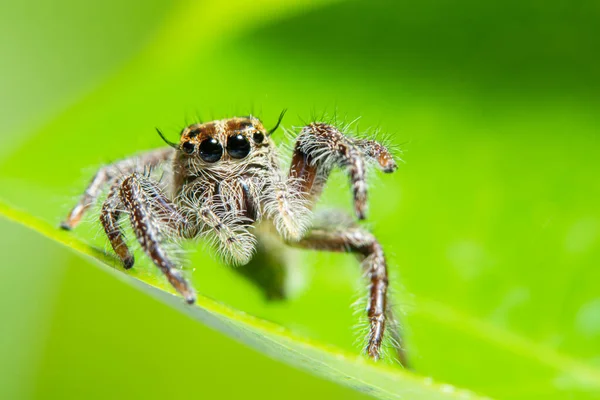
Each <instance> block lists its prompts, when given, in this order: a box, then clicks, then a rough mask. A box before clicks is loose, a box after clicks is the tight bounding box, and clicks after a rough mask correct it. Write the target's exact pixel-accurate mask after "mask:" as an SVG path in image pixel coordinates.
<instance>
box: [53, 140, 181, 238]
mask: <svg viewBox="0 0 600 400" xmlns="http://www.w3.org/2000/svg"><path fill="white" fill-rule="evenodd" d="M172 154H173V149H171V148H167V149H158V150H152V151H149V152H147V153H143V154H140V155H139V156H136V157H132V158H128V159H125V160H121V161H118V162H116V163H114V164H110V165H106V166H104V167H102V168H100V169H99V170H98V172H97V173H96V175H95V176H94V178H92V181H91V182H90V183H89V185H88V187H87V188H86V190H85V192H84V193H83V195H82V196H81V198H80V199H79V201H78V202H77V204H76V205H75V207H73V209H72V210H71V212H69V215H68V216H67V218H66V219H65V220H64V221H63V222H62V223H61V224H60V227H61V228H62V229H65V230H71V229H73V228H75V227H76V226H77V225H78V224H79V222H80V221H81V218H82V217H83V215H84V214H85V212H86V211H87V210H88V209H89V208H90V207H91V206H92V205H93V204H94V203H95V202H96V200H97V199H98V197H99V196H100V195H101V194H102V191H103V190H104V188H105V187H106V186H108V185H113V184H114V183H115V181H117V180H118V179H119V177H121V176H126V175H127V174H131V173H133V172H135V171H143V170H144V168H151V167H155V166H157V165H158V164H160V163H162V162H165V161H167V160H168V159H169V157H171V155H172Z"/></svg>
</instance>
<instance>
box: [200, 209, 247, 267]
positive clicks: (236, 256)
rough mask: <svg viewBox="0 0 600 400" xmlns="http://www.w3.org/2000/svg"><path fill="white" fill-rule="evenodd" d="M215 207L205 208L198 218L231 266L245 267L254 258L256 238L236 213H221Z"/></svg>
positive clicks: (201, 210)
mask: <svg viewBox="0 0 600 400" xmlns="http://www.w3.org/2000/svg"><path fill="white" fill-rule="evenodd" d="M213 209H214V207H211V206H204V207H202V208H201V209H200V210H199V212H198V216H199V218H200V219H201V220H202V222H203V223H204V225H205V226H206V227H207V228H208V230H206V232H207V234H209V235H211V236H212V237H213V238H214V241H215V242H216V245H217V246H218V248H219V253H220V254H221V256H222V257H223V258H224V259H225V261H227V262H228V263H230V264H234V265H244V264H247V263H248V262H249V261H250V259H251V258H252V254H253V253H254V249H255V246H256V238H255V237H254V235H253V234H252V233H250V232H249V230H248V225H244V224H243V222H244V218H243V217H241V216H240V215H238V214H236V213H220V215H217V213H215V211H214V210H213Z"/></svg>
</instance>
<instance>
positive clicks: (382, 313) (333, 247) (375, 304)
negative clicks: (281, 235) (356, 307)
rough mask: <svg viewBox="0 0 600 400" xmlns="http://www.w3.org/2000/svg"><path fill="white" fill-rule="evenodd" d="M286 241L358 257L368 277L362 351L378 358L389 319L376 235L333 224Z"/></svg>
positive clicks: (383, 264)
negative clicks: (367, 331) (365, 323)
mask: <svg viewBox="0 0 600 400" xmlns="http://www.w3.org/2000/svg"><path fill="white" fill-rule="evenodd" d="M289 244H290V245H292V246H296V247H301V248H305V249H313V250H324V251H335V252H351V253H354V254H356V255H357V256H358V258H359V260H360V261H361V265H362V267H363V269H364V271H365V273H366V274H367V276H368V279H369V299H368V307H367V315H368V318H369V334H368V338H367V346H366V349H365V351H366V352H367V354H368V355H369V357H371V358H373V359H375V360H377V359H379V358H380V357H381V346H382V341H383V337H384V332H385V329H386V324H387V323H388V322H392V321H388V320H387V317H388V316H389V315H390V313H391V311H390V307H389V305H388V298H387V292H388V273H387V263H386V259H385V255H384V253H383V248H382V247H381V244H379V242H378V241H377V239H376V238H375V236H373V235H372V234H371V233H369V232H367V231H365V230H364V229H361V228H359V227H356V226H342V227H335V226H333V227H329V228H328V227H323V228H315V229H312V230H311V231H310V232H309V233H308V234H307V235H306V236H305V237H304V238H303V239H302V240H300V241H299V242H291V243H289ZM392 333H394V331H393V330H392ZM398 336H399V335H398ZM398 352H399V358H400V361H401V362H402V364H403V365H405V366H406V356H405V355H404V353H403V352H402V350H401V349H398Z"/></svg>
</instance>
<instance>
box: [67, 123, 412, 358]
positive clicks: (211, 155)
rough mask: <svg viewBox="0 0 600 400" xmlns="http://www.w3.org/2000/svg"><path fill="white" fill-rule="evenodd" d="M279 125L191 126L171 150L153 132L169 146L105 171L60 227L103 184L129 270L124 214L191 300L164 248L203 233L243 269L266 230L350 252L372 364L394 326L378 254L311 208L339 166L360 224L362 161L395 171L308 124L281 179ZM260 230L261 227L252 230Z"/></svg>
mask: <svg viewBox="0 0 600 400" xmlns="http://www.w3.org/2000/svg"><path fill="white" fill-rule="evenodd" d="M282 116H283V113H282V115H281V117H282ZM281 117H280V119H279V121H281ZM279 121H278V124H277V125H279ZM276 128H277V126H276V127H275V128H273V129H271V130H266V129H265V128H264V126H263V124H262V123H261V121H260V120H258V119H257V118H254V117H252V116H249V117H242V118H231V119H224V120H219V121H213V122H208V123H204V124H194V125H190V126H188V127H187V128H185V129H184V130H183V132H182V133H181V139H180V141H179V143H177V144H176V143H171V142H169V141H168V140H167V139H166V138H165V137H164V136H163V135H162V133H161V132H160V131H159V134H160V136H161V137H162V138H163V140H165V142H167V144H169V146H170V148H164V149H160V150H154V151H150V152H147V153H143V154H140V155H138V156H136V157H133V158H130V159H126V160H122V161H119V162H117V163H114V164H111V165H108V166H106V167H103V168H101V169H100V170H99V171H98V173H97V174H96V176H95V177H94V178H93V180H92V182H91V183H90V185H89V186H88V188H87V190H86V191H85V193H84V194H83V196H82V197H81V199H80V201H79V203H78V204H77V205H76V206H75V207H74V208H73V210H72V211H71V213H70V214H69V216H68V217H67V219H66V220H65V222H63V224H62V227H63V228H65V229H72V228H74V227H75V226H76V225H77V224H78V223H79V221H80V220H81V218H82V216H83V214H84V213H85V211H86V210H87V209H88V208H89V207H90V206H91V205H92V204H94V203H95V201H96V200H97V199H98V197H99V196H100V194H101V193H102V192H103V189H104V188H105V187H108V188H109V191H108V196H107V198H106V200H105V201H104V203H103V206H102V211H101V213H100V220H101V223H102V226H103V227H104V230H105V232H106V235H107V236H108V239H109V241H110V244H111V246H112V248H113V249H114V251H115V253H116V254H117V255H118V257H119V258H120V259H121V260H122V262H123V265H124V266H125V268H131V267H132V266H133V264H134V258H133V255H132V254H131V252H130V250H129V247H128V246H127V244H126V242H125V238H124V235H123V232H122V230H121V227H120V224H119V219H120V216H121V214H127V215H129V219H130V222H131V225H132V227H133V231H134V232H135V235H136V236H137V239H138V241H139V243H140V245H141V247H142V249H143V250H144V252H145V253H146V254H147V255H148V256H149V257H150V258H151V259H152V261H153V262H154V264H156V265H157V266H158V267H159V268H160V269H161V270H162V272H163V273H164V274H165V276H166V277H167V279H168V280H169V282H170V283H171V284H172V285H173V286H174V287H175V289H176V290H177V291H178V292H179V293H180V294H181V295H182V296H183V297H184V298H185V300H186V301H187V302H188V303H193V302H194V301H195V292H194V290H193V288H192V287H191V286H190V285H189V283H188V282H187V281H186V280H185V279H184V277H183V276H182V274H181V270H180V269H179V268H178V265H176V263H175V262H174V261H173V258H172V257H171V258H170V255H169V254H167V249H168V247H167V246H166V243H167V242H169V241H172V240H173V239H179V238H181V239H193V238H197V237H200V236H209V237H210V238H211V239H212V240H213V241H214V242H215V243H216V247H217V248H218V249H219V253H220V254H221V255H222V256H223V258H224V259H225V260H226V261H228V262H229V263H232V264H246V263H248V262H249V261H250V260H251V258H252V255H253V252H254V250H255V248H256V245H257V241H260V240H261V232H265V231H268V232H270V235H271V236H272V233H275V234H277V235H278V236H279V237H280V238H281V241H282V242H283V243H285V244H287V245H290V246H295V247H300V248H306V249H315V250H326V251H336V252H352V253H354V254H356V256H357V257H358V258H359V260H360V261H361V265H362V267H363V269H364V271H365V273H366V275H367V277H368V279H369V301H368V307H367V314H368V318H369V325H370V329H369V335H368V343H367V346H366V351H367V353H368V354H369V356H370V357H372V358H374V359H378V358H379V357H380V356H381V345H382V339H383V336H384V331H385V329H386V323H387V325H388V327H390V325H392V323H391V321H390V319H389V317H390V316H391V310H390V306H389V304H388V300H387V292H388V278H387V266H386V260H385V256H384V253H383V250H382V247H381V245H380V244H379V242H378V241H377V239H376V238H375V237H374V236H373V235H372V234H371V233H369V232H367V231H365V230H364V229H362V228H360V227H359V226H358V225H357V224H356V223H355V222H352V223H347V221H346V222H342V221H341V220H339V219H337V221H338V222H339V223H332V221H336V219H335V218H334V219H332V218H327V217H325V218H324V219H323V220H322V221H319V220H318V219H317V218H315V219H316V220H315V221H313V218H312V208H313V205H314V203H315V202H316V200H317V198H318V197H319V195H320V193H321V191H322V189H323V186H324V185H325V182H326V181H327V178H328V176H329V173H330V172H331V170H332V169H333V168H334V167H340V168H343V169H345V170H346V171H347V172H348V175H349V177H350V183H351V187H352V194H353V202H354V209H355V213H356V216H357V218H358V219H364V218H365V217H366V208H367V185H366V181H365V175H366V169H367V166H368V164H373V165H376V166H377V167H379V169H381V170H382V171H383V172H393V171H394V170H395V169H396V163H395V162H394V160H393V158H392V156H391V154H390V152H389V151H388V150H387V149H386V148H385V147H384V146H382V145H381V144H379V143H378V142H376V141H373V140H366V139H354V138H350V137H348V136H345V135H344V134H343V133H341V132H340V131H339V130H338V129H337V128H335V127H334V126H332V125H328V124H324V123H312V124H310V125H307V126H305V127H303V128H302V129H301V131H300V133H299V135H298V137H297V139H296V144H295V147H294V152H293V155H292V162H291V166H290V169H289V171H288V172H287V173H286V172H284V170H283V169H282V166H281V164H280V161H279V159H278V154H277V147H276V146H275V143H274V142H273V141H272V139H271V133H273V131H274V130H275V129H276ZM160 165H169V166H170V167H171V168H170V169H169V171H171V176H169V177H167V178H168V179H163V180H161V181H155V180H153V179H152V178H151V177H150V176H149V175H148V174H146V173H144V172H143V171H148V170H151V169H153V168H155V167H158V166H160ZM165 182H167V184H165ZM257 224H260V225H261V228H262V227H265V226H266V227H267V228H266V229H260V230H251V229H250V228H251V227H253V226H255V225H257ZM392 333H394V332H392ZM396 336H398V335H396ZM396 339H398V337H397V338H396ZM400 354H401V358H402V359H403V358H404V357H403V353H402V352H401V351H400ZM402 361H403V362H405V360H402Z"/></svg>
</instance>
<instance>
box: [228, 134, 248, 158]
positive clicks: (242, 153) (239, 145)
mask: <svg viewBox="0 0 600 400" xmlns="http://www.w3.org/2000/svg"><path fill="white" fill-rule="evenodd" d="M227 152H228V153H229V155H230V156H231V157H233V158H244V157H246V156H247V155H248V153H250V142H248V139H246V137H245V136H244V135H235V136H230V137H229V139H227Z"/></svg>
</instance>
